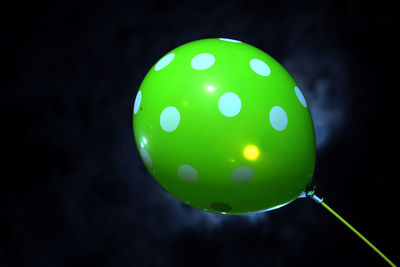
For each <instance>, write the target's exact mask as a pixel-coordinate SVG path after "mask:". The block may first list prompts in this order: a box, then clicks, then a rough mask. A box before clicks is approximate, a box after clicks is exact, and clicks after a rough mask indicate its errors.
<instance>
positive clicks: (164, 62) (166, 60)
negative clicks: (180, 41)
mask: <svg viewBox="0 0 400 267" xmlns="http://www.w3.org/2000/svg"><path fill="white" fill-rule="evenodd" d="M174 57H175V54H174V53H171V54H168V55H166V56H164V57H163V58H162V59H160V60H159V61H158V62H157V64H156V66H155V67H154V70H155V71H159V70H161V69H163V68H165V67H166V66H167V65H168V64H169V63H171V61H172V60H173V59H174Z"/></svg>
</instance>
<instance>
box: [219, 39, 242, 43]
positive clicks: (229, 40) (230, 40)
mask: <svg viewBox="0 0 400 267" xmlns="http://www.w3.org/2000/svg"><path fill="white" fill-rule="evenodd" d="M219 39H220V40H221V41H226V42H231V43H241V42H242V41H238V40H234V39H229V38H219Z"/></svg>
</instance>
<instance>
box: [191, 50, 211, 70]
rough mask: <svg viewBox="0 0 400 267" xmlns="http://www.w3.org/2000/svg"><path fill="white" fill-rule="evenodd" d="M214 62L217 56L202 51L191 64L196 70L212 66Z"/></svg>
mask: <svg viewBox="0 0 400 267" xmlns="http://www.w3.org/2000/svg"><path fill="white" fill-rule="evenodd" d="M214 62H215V58H214V56H213V55H211V54H208V53H202V54H198V55H197V56H195V57H194V58H193V59H192V61H191V62H190V65H192V68H193V69H195V70H205V69H208V68H209V67H211V66H212V65H213V64H214Z"/></svg>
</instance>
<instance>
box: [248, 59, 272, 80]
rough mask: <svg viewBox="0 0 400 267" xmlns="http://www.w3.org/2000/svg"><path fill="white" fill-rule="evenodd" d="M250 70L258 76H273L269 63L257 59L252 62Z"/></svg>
mask: <svg viewBox="0 0 400 267" xmlns="http://www.w3.org/2000/svg"><path fill="white" fill-rule="evenodd" d="M250 68H251V69H252V70H253V71H254V72H255V73H257V74H258V75H261V76H268V75H270V74H271V69H270V68H269V66H268V65H267V63H265V62H264V61H262V60H259V59H256V58H254V59H252V60H250Z"/></svg>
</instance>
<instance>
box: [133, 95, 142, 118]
mask: <svg viewBox="0 0 400 267" xmlns="http://www.w3.org/2000/svg"><path fill="white" fill-rule="evenodd" d="M141 102H142V91H140V90H139V92H138V93H137V95H136V98H135V104H134V105H133V113H134V114H136V113H138V111H139V108H140V103H141Z"/></svg>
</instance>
